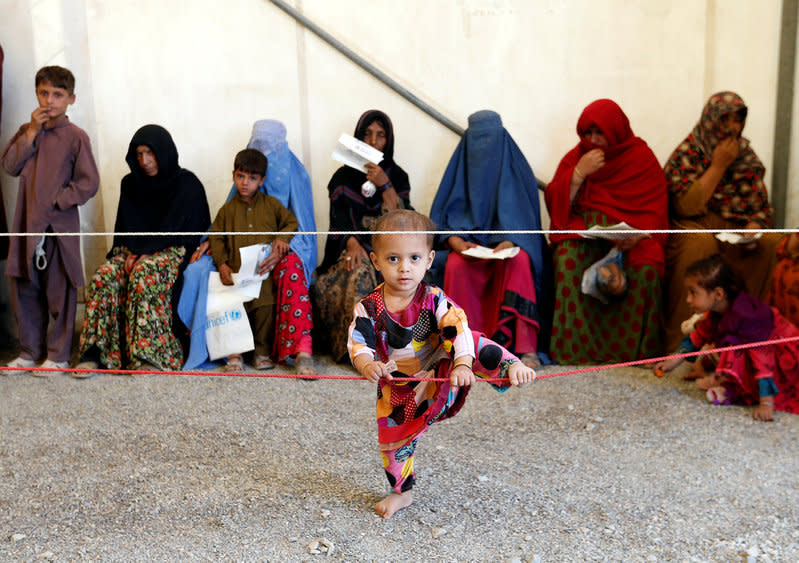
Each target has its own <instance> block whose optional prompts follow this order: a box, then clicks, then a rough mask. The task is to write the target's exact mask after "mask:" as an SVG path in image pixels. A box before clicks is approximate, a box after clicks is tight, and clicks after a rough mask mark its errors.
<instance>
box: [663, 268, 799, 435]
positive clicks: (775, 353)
mask: <svg viewBox="0 0 799 563" xmlns="http://www.w3.org/2000/svg"><path fill="white" fill-rule="evenodd" d="M685 286H686V288H687V289H688V296H687V298H686V300H687V302H688V305H689V306H690V307H691V308H692V309H693V310H694V312H695V313H705V312H709V313H708V314H707V315H706V316H704V317H702V319H701V320H700V321H699V322H698V323H697V325H696V328H695V329H694V331H693V332H691V333H690V334H689V335H688V336H687V337H686V338H685V339H683V342H682V344H681V346H680V348H679V349H678V350H677V353H685V352H695V351H697V350H700V349H701V348H702V346H703V345H705V344H708V343H712V344H715V345H716V347H719V348H723V347H727V346H734V345H739V344H753V343H758V342H763V343H765V344H764V345H760V346H754V347H751V348H744V349H739V350H731V351H722V352H720V355H719V362H718V365H717V366H716V371H715V373H713V374H711V375H708V376H706V377H703V378H701V379H698V380H697V385H699V386H700V387H701V388H702V389H705V390H706V391H707V397H708V400H710V401H712V402H714V403H716V404H743V405H752V404H755V403H756V404H757V407H755V410H754V413H753V415H752V416H753V417H754V418H755V420H773V419H774V410H775V409H776V410H778V411H786V412H792V413H797V414H799V340H797V341H791V342H783V343H779V344H769V343H768V341H769V340H780V339H785V338H792V337H795V338H798V339H799V329H797V328H796V327H795V326H794V325H792V324H791V323H790V322H789V321H788V320H786V319H785V317H783V316H782V315H781V314H780V313H779V312H778V311H777V310H776V309H774V308H772V307H769V306H768V305H766V304H765V303H763V302H762V301H760V300H759V299H757V298H756V297H752V296H751V295H749V294H747V293H744V292H743V291H742V290H741V288H742V287H744V285H743V282H742V281H741V280H740V279H738V277H737V276H736V275H735V273H734V272H733V271H732V268H730V266H729V265H728V264H726V263H725V262H724V261H723V260H722V259H721V257H720V256H719V255H718V254H716V255H713V256H711V257H710V258H705V259H703V260H699V261H697V262H694V263H693V264H691V265H690V266H689V267H688V269H687V270H686V272H685ZM680 363H682V358H673V359H671V360H666V361H664V362H660V363H658V364H656V365H655V369H656V370H657V369H662V370H663V371H670V370H672V369H674V368H675V367H677V366H678V365H679V364H680Z"/></svg>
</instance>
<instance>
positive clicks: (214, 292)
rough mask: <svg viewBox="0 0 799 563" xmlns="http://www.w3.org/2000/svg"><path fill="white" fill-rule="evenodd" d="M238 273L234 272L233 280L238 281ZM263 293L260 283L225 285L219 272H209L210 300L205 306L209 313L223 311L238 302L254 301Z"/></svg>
mask: <svg viewBox="0 0 799 563" xmlns="http://www.w3.org/2000/svg"><path fill="white" fill-rule="evenodd" d="M237 278H238V274H233V281H234V282H236V280H237ZM260 293H261V284H260V283H250V284H246V285H239V284H238V283H236V284H235V285H224V284H223V283H222V280H221V279H220V278H219V272H209V273H208V301H207V302H206V305H205V308H206V310H207V311H208V312H209V313H214V312H217V311H221V310H223V309H226V308H229V307H233V306H235V305H236V304H237V303H245V302H247V301H252V300H253V299H255V298H256V297H258V295H259V294H260Z"/></svg>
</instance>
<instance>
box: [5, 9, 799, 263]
mask: <svg viewBox="0 0 799 563" xmlns="http://www.w3.org/2000/svg"><path fill="white" fill-rule="evenodd" d="M780 4H781V2H779V0H768V1H765V2H757V3H754V2H750V1H749V0H707V1H706V2H697V1H696V0H673V1H669V2H650V1H649V0H599V1H597V0H540V1H536V2H529V1H526V0H435V1H432V2H431V1H430V0H404V1H403V2H396V1H395V0H370V1H365V0H336V1H335V2H331V1H329V0H301V1H300V0H295V5H297V6H298V7H301V9H302V10H303V11H304V13H305V14H306V15H307V16H308V17H310V18H311V19H312V20H314V21H315V22H317V23H318V24H320V25H321V26H323V27H324V28H326V29H327V30H328V31H329V32H330V33H332V34H333V35H334V36H336V37H337V38H339V39H340V40H341V41H343V42H344V43H345V44H346V45H348V46H349V47H351V48H352V49H354V50H355V51H356V52H359V53H361V54H363V55H364V56H365V57H367V58H368V59H369V60H370V61H372V62H373V63H375V64H377V65H378V66H379V67H381V68H382V69H384V70H385V71H386V72H388V73H389V74H390V75H391V76H393V77H394V78H396V79H397V80H398V81H400V82H401V83H402V84H404V85H405V86H407V87H408V88H409V89H410V90H411V91H413V92H415V93H416V94H417V95H419V96H420V97H422V98H423V99H424V100H426V101H427V102H429V103H430V104H432V105H433V106H435V107H437V108H439V109H440V110H441V111H442V112H443V113H445V114H446V115H448V116H449V117H451V118H452V119H453V120H454V121H456V122H457V123H460V124H461V125H462V126H464V127H465V125H466V120H467V117H468V115H469V114H470V113H472V112H474V111H476V110H479V109H486V108H488V109H494V110H496V111H498V112H499V113H500V114H501V115H502V118H503V121H504V123H505V126H506V128H507V129H508V130H509V131H510V133H511V134H512V135H513V137H514V138H515V139H516V141H517V143H518V144H519V145H520V146H521V148H522V150H523V151H524V153H525V155H526V156H527V158H528V160H529V161H530V163H531V165H532V167H533V170H534V171H535V172H536V174H537V176H539V177H540V178H541V179H543V180H545V181H546V180H549V179H550V178H551V176H552V174H553V172H554V170H555V167H556V166H557V164H558V161H559V159H560V158H561V156H562V155H563V154H564V153H565V152H566V151H567V150H568V149H569V148H571V147H572V146H573V145H574V144H575V143H576V141H577V137H576V133H575V130H574V128H575V123H576V120H577V116H578V115H579V113H580V111H581V109H582V108H583V107H584V106H585V105H586V104H587V103H589V102H590V101H592V100H594V99H596V98H600V97H610V98H613V99H615V100H616V101H617V102H619V104H620V105H621V106H622V108H624V109H625V111H626V112H627V114H628V116H629V117H630V121H631V124H632V127H633V130H634V131H635V132H636V133H637V134H638V135H640V136H641V137H643V138H644V139H645V140H646V141H647V142H648V143H649V144H650V146H651V147H652V148H653V150H654V151H655V154H656V155H657V156H658V158H659V159H660V160H661V161H664V160H665V159H666V158H667V157H668V155H669V153H670V152H671V150H672V149H673V148H674V146H675V145H676V144H677V143H678V142H679V141H680V140H681V139H682V138H683V137H684V136H685V135H686V134H687V132H688V131H689V130H690V129H691V127H692V126H693V125H694V124H695V122H696V121H697V119H698V117H699V114H700V111H701V108H702V105H703V104H704V101H705V99H706V98H707V96H708V95H709V94H711V93H712V92H714V91H717V90H720V89H732V90H736V91H738V92H739V93H740V94H741V95H742V96H743V97H744V99H745V100H746V102H747V103H748V105H749V108H750V112H749V118H748V120H747V126H746V133H745V134H746V135H747V136H749V137H750V138H751V139H752V142H753V145H754V147H755V149H756V150H757V152H758V153H759V154H760V156H761V158H762V159H763V161H764V162H765V163H766V165H767V167H769V168H770V165H771V158H772V154H773V147H772V145H773V138H774V119H775V117H774V112H775V109H774V108H775V98H776V72H777V57H778V52H777V48H778V38H779V21H780ZM0 14H2V17H0V41H1V42H2V45H3V48H4V50H5V52H6V67H5V69H4V70H5V72H4V77H5V91H4V107H3V116H2V118H3V129H2V134H1V135H0V142H2V143H3V144H5V142H6V141H7V140H8V138H9V137H10V136H11V135H12V134H13V132H14V131H15V130H16V128H17V127H18V125H19V124H20V123H22V122H24V121H27V120H28V119H29V117H30V112H31V111H32V109H33V107H34V103H35V100H34V92H33V83H32V82H33V75H34V73H35V71H36V69H37V68H38V67H40V66H42V65H45V64H65V65H67V66H69V67H71V68H72V70H73V71H74V72H75V74H76V77H77V81H78V85H77V103H76V105H75V106H74V108H73V109H72V110H70V116H71V118H72V119H73V121H74V122H76V123H77V124H79V125H80V126H82V127H84V128H85V129H86V130H87V131H88V132H89V134H90V135H91V137H92V141H93V144H94V149H95V155H96V158H97V162H98V165H99V167H100V171H101V180H102V187H101V195H100V196H99V197H98V198H96V201H95V202H94V204H93V205H92V206H90V207H88V208H87V209H85V210H84V229H85V230H111V229H112V228H113V221H114V217H115V213H116V203H117V198H118V194H119V181H120V179H121V177H122V176H123V175H124V174H125V173H126V172H127V167H126V164H125V162H124V154H125V151H126V149H127V144H128V142H129V140H130V137H131V136H132V134H133V132H134V131H135V130H136V129H137V128H138V127H139V126H141V125H143V124H145V123H160V124H162V125H164V126H165V127H166V128H167V129H169V130H170V132H171V133H172V135H173V137H174V138H175V141H176V143H177V145H178V150H179V152H180V160H181V164H182V165H183V166H185V167H186V168H189V169H191V170H192V171H194V172H195V173H196V174H197V175H198V176H199V177H200V179H201V180H202V181H203V183H204V184H205V187H206V190H207V192H208V196H209V202H210V204H211V208H212V214H213V213H215V212H216V210H217V209H218V207H219V205H220V204H221V203H222V201H223V199H224V197H225V195H226V194H227V191H228V186H229V185H230V169H231V164H232V158H233V155H234V154H235V152H236V151H237V150H238V149H240V148H241V147H243V146H244V145H245V144H246V142H247V139H248V137H249V132H250V128H251V126H252V122H253V121H255V120H256V119H262V118H277V119H281V120H282V121H284V122H285V123H286V126H287V128H288V131H289V143H290V145H291V146H292V148H293V150H294V152H295V153H297V155H298V156H299V157H300V159H301V160H303V162H305V164H306V166H307V167H308V169H309V172H310V173H311V178H312V182H313V189H314V204H315V208H316V218H317V223H318V228H319V229H320V230H324V229H326V228H327V209H328V206H327V191H326V185H327V181H328V179H329V177H330V175H331V174H332V172H333V171H334V170H335V168H336V166H337V165H336V163H334V162H333V161H332V160H331V159H330V152H331V150H332V148H333V145H334V143H335V140H336V138H337V137H338V135H339V134H340V133H342V132H348V133H349V132H352V129H353V128H354V125H355V121H356V120H357V118H358V116H359V115H360V114H361V112H362V111H364V110H365V109H368V108H379V109H383V110H384V111H386V112H387V113H388V114H389V115H390V116H391V118H392V120H393V122H394V125H395V130H396V137H397V139H396V152H395V157H396V160H397V161H398V162H399V163H400V164H401V165H402V166H403V167H404V168H405V169H406V170H407V171H408V173H409V175H410V178H411V185H412V187H413V192H412V200H413V203H414V205H415V206H416V207H417V208H418V209H419V210H421V211H425V212H426V211H428V210H429V208H430V204H431V203H432V200H433V197H434V195H435V191H436V188H437V186H438V182H439V180H440V178H441V175H442V173H443V171H444V169H445V167H446V165H447V161H448V160H449V157H450V155H451V154H452V151H453V149H454V148H455V146H456V144H457V142H458V138H457V137H456V136H455V135H454V134H453V133H451V132H450V131H449V130H448V129H445V128H444V127H443V126H441V125H439V124H438V123H437V122H435V121H433V120H432V119H431V118H429V117H427V116H426V115H424V114H422V113H421V112H420V111H419V110H417V109H416V108H415V107H413V106H411V105H410V104H409V103H408V102H406V101H405V100H404V99H402V98H400V97H399V96H397V95H396V94H394V93H393V92H392V91H390V90H388V89H387V88H386V87H384V86H382V85H381V84H379V83H378V82H376V81H375V80H374V79H373V78H371V77H370V76H368V75H366V74H365V73H364V72H363V71H362V70H361V69H359V68H357V67H356V66H354V65H353V64H352V63H350V62H349V61H347V60H345V59H344V58H343V57H342V56H341V55H339V54H338V53H337V52H335V51H333V50H332V49H330V48H329V47H328V46H327V45H325V44H323V43H322V42H321V41H320V40H319V39H317V38H316V37H315V36H313V35H311V34H309V33H308V32H306V31H303V30H301V29H299V28H298V26H297V25H296V24H295V23H294V21H293V20H292V19H291V18H289V17H288V16H287V15H285V14H284V13H283V12H282V11H280V10H279V9H277V8H276V7H275V6H274V5H272V4H271V3H270V2H269V1H267V0H229V1H228V2H224V3H223V2H216V1H209V0H192V1H189V0H157V1H156V0H139V1H136V2H128V1H124V2H123V1H113V2H111V1H101V0H86V1H79V0H0ZM796 113H797V114H799V106H797V110H796ZM797 132H799V127H796V125H795V126H794V142H793V166H792V168H791V170H792V172H791V178H792V181H791V187H793V186H797V187H799V181H797V180H799V179H798V178H797V175H798V174H799V171H797V168H798V166H797V161H798V160H799V156H798V155H799V153H798V151H799V136H798V135H797ZM2 182H3V186H4V190H3V191H4V193H3V197H4V199H5V203H6V210H7V213H8V214H9V216H10V215H11V213H12V212H13V204H14V200H15V197H16V190H15V186H16V183H15V181H14V180H13V179H10V178H9V177H8V176H3V177H2ZM797 191H799V190H797ZM792 201H793V200H792ZM797 223H799V202H796V203H792V205H791V208H790V213H789V224H797ZM95 242H96V244H95V245H94V246H95V247H93V246H92V245H89V246H87V247H85V250H86V258H87V260H86V261H87V264H86V266H87V269H93V268H94V267H95V266H96V265H97V262H98V261H99V259H100V257H101V255H102V253H103V252H104V249H105V244H106V243H107V241H104V240H96V241H95Z"/></svg>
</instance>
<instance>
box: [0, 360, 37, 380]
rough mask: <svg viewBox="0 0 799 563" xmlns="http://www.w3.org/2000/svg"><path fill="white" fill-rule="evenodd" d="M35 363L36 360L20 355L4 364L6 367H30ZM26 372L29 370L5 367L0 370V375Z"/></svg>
mask: <svg viewBox="0 0 799 563" xmlns="http://www.w3.org/2000/svg"><path fill="white" fill-rule="evenodd" d="M35 365H36V362H34V361H33V360H28V359H25V358H23V357H22V356H19V357H17V358H14V359H13V360H11V361H10V362H8V363H7V364H6V367H9V368H32V367H33V366H35ZM26 373H30V372H29V371H27V370H24V369H7V370H3V371H0V375H25V374H26Z"/></svg>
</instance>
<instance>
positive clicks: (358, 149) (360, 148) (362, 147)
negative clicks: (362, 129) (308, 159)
mask: <svg viewBox="0 0 799 563" xmlns="http://www.w3.org/2000/svg"><path fill="white" fill-rule="evenodd" d="M332 156H333V160H335V161H336V162H340V163H341V164H345V165H346V166H349V167H351V168H355V169H356V170H360V171H361V172H366V163H367V162H371V163H372V164H379V163H380V161H381V160H383V153H382V152H380V151H379V150H377V149H376V148H374V147H372V146H370V145H367V144H366V143H364V142H363V141H359V140H358V139H356V138H355V137H353V136H352V135H347V134H344V133H342V134H341V137H339V138H338V143H337V144H336V148H335V149H333V155H332Z"/></svg>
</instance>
